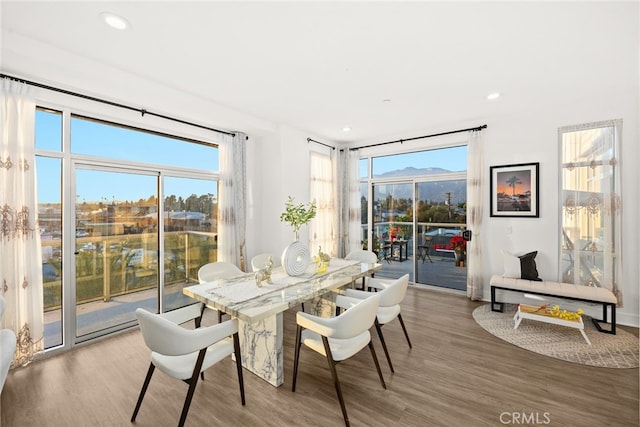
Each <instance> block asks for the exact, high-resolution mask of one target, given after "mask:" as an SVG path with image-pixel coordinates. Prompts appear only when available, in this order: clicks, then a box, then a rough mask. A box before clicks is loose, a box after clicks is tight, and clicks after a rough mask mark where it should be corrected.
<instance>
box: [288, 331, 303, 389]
mask: <svg viewBox="0 0 640 427" xmlns="http://www.w3.org/2000/svg"><path fill="white" fill-rule="evenodd" d="M301 335H302V326H300V325H298V328H297V330H296V348H295V356H294V358H293V383H292V385H291V391H296V380H297V379H298V361H299V360H300V344H301V342H300V341H301V340H300V337H301Z"/></svg>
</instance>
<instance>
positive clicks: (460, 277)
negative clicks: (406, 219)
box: [414, 179, 467, 290]
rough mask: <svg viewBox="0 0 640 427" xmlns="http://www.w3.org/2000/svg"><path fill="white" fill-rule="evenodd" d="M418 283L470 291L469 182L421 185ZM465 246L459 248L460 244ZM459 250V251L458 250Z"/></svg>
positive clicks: (417, 227) (417, 187) (417, 186)
mask: <svg viewBox="0 0 640 427" xmlns="http://www.w3.org/2000/svg"><path fill="white" fill-rule="evenodd" d="M415 188H416V237H415V238H416V242H417V246H416V254H417V256H416V258H415V260H414V261H415V264H416V279H415V282H416V283H421V284H427V285H435V286H441V287H445V288H451V289H458V290H466V289H467V268H466V251H465V248H466V242H464V240H462V231H463V230H464V229H465V228H466V204H467V196H466V195H467V182H466V180H462V179H456V180H438V181H427V182H417V183H416V184H415ZM458 242H459V245H463V247H462V248H458V247H457V246H459V245H457V243H458ZM458 249H459V250H458Z"/></svg>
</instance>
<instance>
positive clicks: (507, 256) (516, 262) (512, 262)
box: [502, 251, 521, 279]
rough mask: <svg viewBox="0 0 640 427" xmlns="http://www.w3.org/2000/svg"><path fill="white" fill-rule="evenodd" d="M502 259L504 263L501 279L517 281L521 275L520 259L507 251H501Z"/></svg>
mask: <svg viewBox="0 0 640 427" xmlns="http://www.w3.org/2000/svg"><path fill="white" fill-rule="evenodd" d="M502 259H503V261H504V273H502V277H510V278H512V279H519V278H520V275H521V270H520V258H518V257H517V256H515V255H513V254H511V253H509V252H507V251H502Z"/></svg>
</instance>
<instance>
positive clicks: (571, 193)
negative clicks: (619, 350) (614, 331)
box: [559, 120, 623, 307]
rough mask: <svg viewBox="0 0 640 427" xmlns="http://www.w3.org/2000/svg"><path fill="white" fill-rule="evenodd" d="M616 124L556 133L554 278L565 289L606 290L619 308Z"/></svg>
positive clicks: (618, 130)
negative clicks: (557, 232)
mask: <svg viewBox="0 0 640 427" xmlns="http://www.w3.org/2000/svg"><path fill="white" fill-rule="evenodd" d="M621 134H622V120H610V121H604V122H597V123H587V124H582V125H578V126H566V127H563V128H560V129H559V137H560V141H561V144H562V148H561V190H562V191H561V193H560V194H561V198H562V200H561V205H562V212H561V219H562V236H561V238H562V240H561V242H562V244H561V248H560V260H559V261H560V262H559V265H560V268H561V271H560V275H561V280H562V281H563V282H565V283H575V284H576V285H585V286H594V287H603V288H606V289H609V290H610V291H611V292H613V294H614V295H615V296H616V298H617V299H618V306H619V307H622V303H623V300H622V289H621V288H620V285H619V280H620V275H621V272H622V219H621V214H622V212H621V211H622V208H621V205H622V200H621V197H620V194H621V192H620V184H621V180H620V156H619V154H618V153H619V145H620V141H621V137H622V136H621Z"/></svg>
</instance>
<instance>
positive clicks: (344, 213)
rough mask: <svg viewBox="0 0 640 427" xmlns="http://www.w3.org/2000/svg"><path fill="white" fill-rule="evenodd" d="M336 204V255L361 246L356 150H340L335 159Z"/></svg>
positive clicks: (358, 161) (358, 165) (342, 254)
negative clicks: (337, 201) (337, 202)
mask: <svg viewBox="0 0 640 427" xmlns="http://www.w3.org/2000/svg"><path fill="white" fill-rule="evenodd" d="M335 164H336V167H335V170H336V179H335V186H336V194H338V195H339V204H338V209H337V212H338V215H339V217H338V224H339V225H338V229H339V233H338V234H339V241H338V256H340V257H344V256H346V255H347V254H348V253H349V252H351V251H352V250H355V249H360V248H361V247H362V243H361V241H360V240H361V238H362V237H361V231H360V230H361V224H360V222H361V220H360V180H359V175H358V173H359V167H360V154H359V152H358V150H349V149H344V150H340V152H339V153H338V155H337V156H336V160H335Z"/></svg>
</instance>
